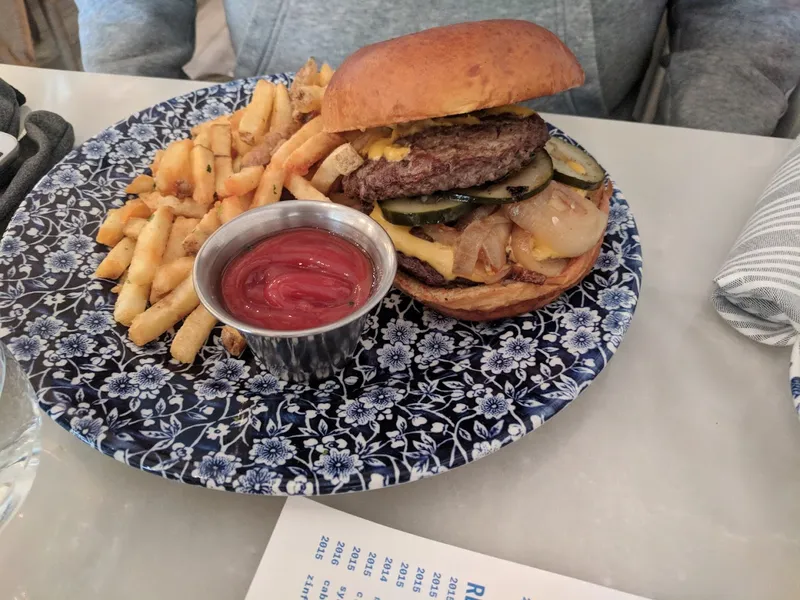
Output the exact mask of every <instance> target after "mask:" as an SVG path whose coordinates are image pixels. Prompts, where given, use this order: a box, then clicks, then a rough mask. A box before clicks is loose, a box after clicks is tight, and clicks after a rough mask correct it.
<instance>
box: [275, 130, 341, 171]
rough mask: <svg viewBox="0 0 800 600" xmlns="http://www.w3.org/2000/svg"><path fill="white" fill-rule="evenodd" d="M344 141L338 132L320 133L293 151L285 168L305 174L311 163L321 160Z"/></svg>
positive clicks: (284, 165)
mask: <svg viewBox="0 0 800 600" xmlns="http://www.w3.org/2000/svg"><path fill="white" fill-rule="evenodd" d="M343 143H344V138H343V137H342V136H340V135H338V134H336V133H324V132H323V133H318V134H317V135H315V136H313V137H311V138H309V139H308V140H306V141H305V142H304V143H303V145H302V146H300V147H299V148H297V150H295V151H294V152H292V153H291V154H290V155H289V157H288V158H287V159H286V162H285V163H284V164H283V168H284V169H285V170H286V172H287V173H297V174H298V175H305V174H306V173H308V170H309V169H310V168H311V165H313V164H315V163H317V162H319V161H321V160H322V159H323V158H325V157H326V156H327V155H328V154H330V153H331V151H332V150H333V149H334V148H337V147H338V146H341V145H342V144H343Z"/></svg>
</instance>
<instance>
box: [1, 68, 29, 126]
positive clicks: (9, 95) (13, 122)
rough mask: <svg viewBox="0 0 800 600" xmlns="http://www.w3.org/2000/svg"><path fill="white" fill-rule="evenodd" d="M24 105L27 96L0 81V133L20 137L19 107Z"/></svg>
mask: <svg viewBox="0 0 800 600" xmlns="http://www.w3.org/2000/svg"><path fill="white" fill-rule="evenodd" d="M23 104H25V96H23V95H22V94H21V93H20V92H19V91H18V90H17V89H16V88H14V87H13V86H10V85H8V84H7V83H6V82H5V81H3V80H2V79H0V131H2V132H4V133H8V134H10V135H13V136H14V137H17V136H18V135H19V107H20V106H22V105H23Z"/></svg>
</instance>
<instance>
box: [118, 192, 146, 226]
mask: <svg viewBox="0 0 800 600" xmlns="http://www.w3.org/2000/svg"><path fill="white" fill-rule="evenodd" d="M120 211H121V217H122V220H123V222H125V223H127V222H128V221H129V220H130V219H133V218H138V219H146V218H147V217H149V216H150V215H151V214H153V211H152V210H150V207H149V206H147V204H146V203H145V201H144V200H142V199H141V198H135V199H133V200H128V201H127V202H126V203H125V204H124V205H123V206H122V208H121V209H120Z"/></svg>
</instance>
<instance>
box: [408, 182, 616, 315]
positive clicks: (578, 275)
mask: <svg viewBox="0 0 800 600" xmlns="http://www.w3.org/2000/svg"><path fill="white" fill-rule="evenodd" d="M612 191H613V188H612V186H611V183H610V182H609V183H606V185H604V186H603V187H600V188H598V189H597V190H595V191H594V192H591V193H590V195H589V198H591V199H592V200H593V201H594V202H595V203H596V204H597V206H598V208H600V210H602V211H603V212H604V213H606V214H608V209H609V202H610V199H611V194H612ZM604 237H605V235H604V236H603V237H601V238H600V240H599V241H598V242H597V244H595V245H594V247H593V248H592V249H591V250H589V251H588V252H586V253H584V254H582V255H580V256H578V257H576V258H573V259H571V260H570V261H569V263H567V266H566V268H565V269H564V271H563V272H562V273H561V274H560V275H558V276H557V277H548V278H547V280H546V281H545V282H544V283H542V284H535V283H523V282H521V281H513V280H510V279H507V280H504V281H501V282H500V283H494V284H491V285H476V286H470V287H456V288H443V287H432V286H428V285H425V284H424V283H422V282H421V281H419V280H418V279H416V278H414V277H412V276H411V275H408V274H406V273H403V272H401V271H397V275H395V279H394V284H395V285H396V286H397V287H398V288H400V289H401V290H402V291H403V292H405V293H406V294H408V295H409V296H411V297H412V298H414V299H415V300H419V301H420V302H422V303H423V304H425V305H427V306H430V307H431V308H433V309H434V310H436V311H438V312H440V313H442V314H444V315H448V316H450V317H454V318H456V319H462V320H465V321H491V320H494V319H502V318H505V317H514V316H517V315H521V314H524V313H526V312H530V311H532V310H536V309H538V308H541V307H543V306H545V305H547V304H550V303H551V302H553V300H555V299H556V298H558V297H559V296H560V295H561V293H562V292H564V291H565V290H568V289H569V288H571V287H572V286H574V285H576V284H577V283H579V282H580V281H581V280H583V278H584V277H586V275H588V274H589V271H591V270H592V268H593V267H594V263H595V261H596V260H597V256H598V255H599V254H600V248H601V247H602V245H603V239H604Z"/></svg>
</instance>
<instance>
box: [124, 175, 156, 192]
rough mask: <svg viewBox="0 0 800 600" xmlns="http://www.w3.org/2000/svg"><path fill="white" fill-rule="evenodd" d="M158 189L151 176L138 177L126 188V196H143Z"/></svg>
mask: <svg viewBox="0 0 800 600" xmlns="http://www.w3.org/2000/svg"><path fill="white" fill-rule="evenodd" d="M154 189H156V182H155V180H154V179H153V178H152V177H150V175H137V176H136V177H134V179H133V181H131V182H130V183H129V184H128V186H127V187H126V188H125V193H126V194H143V193H145V192H152V191H153V190H154Z"/></svg>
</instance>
